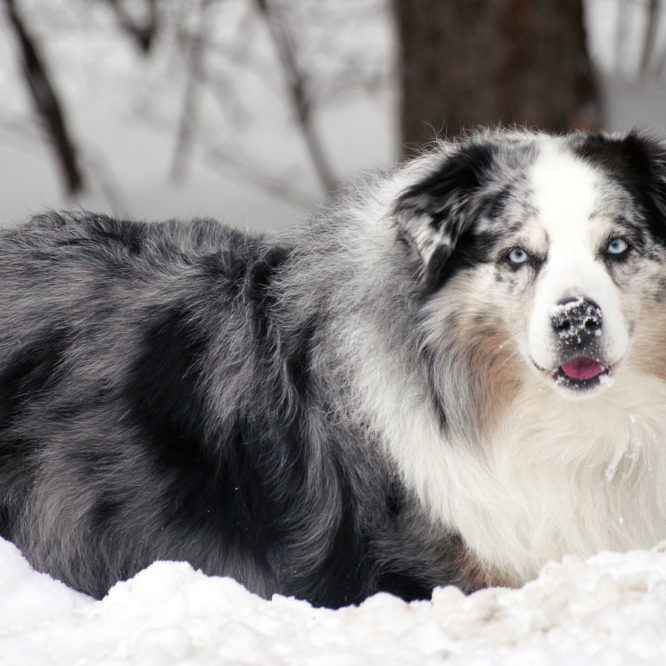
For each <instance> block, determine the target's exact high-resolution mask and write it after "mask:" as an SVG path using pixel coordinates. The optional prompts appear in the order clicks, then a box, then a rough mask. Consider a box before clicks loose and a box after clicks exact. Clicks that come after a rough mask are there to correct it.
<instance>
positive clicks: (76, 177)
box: [4, 0, 83, 194]
mask: <svg viewBox="0 0 666 666" xmlns="http://www.w3.org/2000/svg"><path fill="white" fill-rule="evenodd" d="M4 3H5V7H6V8H7V15H8V17H9V23H10V25H11V27H12V29H13V31H14V34H15V36H16V40H17V42H18V46H19V50H20V53H21V65H22V69H23V78H24V81H25V84H26V86H27V88H28V91H29V93H30V96H31V98H32V101H33V104H34V107H35V110H36V112H37V114H38V115H39V117H40V119H41V121H42V123H43V125H44V129H45V130H46V132H47V134H48V136H49V138H50V143H51V147H52V148H53V151H54V154H55V157H56V160H57V162H58V164H59V166H60V172H61V174H62V176H63V179H64V182H65V188H66V190H67V192H68V194H75V193H77V192H80V191H81V190H82V189H83V175H82V171H81V168H80V166H79V160H78V155H77V151H76V147H75V145H74V142H73V141H72V138H71V136H70V133H69V129H68V127H67V122H66V120H65V115H64V113H63V109H62V104H61V103H60V99H59V97H58V93H57V92H56V89H55V86H54V84H53V82H52V81H51V78H50V76H49V73H48V70H47V67H46V63H45V61H44V58H43V56H42V55H41V53H40V49H39V46H38V44H37V41H36V40H35V38H34V36H33V35H31V34H30V31H29V30H28V28H27V26H26V24H25V20H24V19H23V18H22V17H21V16H20V15H19V13H18V12H17V10H16V4H15V2H14V0H4Z"/></svg>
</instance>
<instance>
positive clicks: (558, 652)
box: [0, 540, 666, 666]
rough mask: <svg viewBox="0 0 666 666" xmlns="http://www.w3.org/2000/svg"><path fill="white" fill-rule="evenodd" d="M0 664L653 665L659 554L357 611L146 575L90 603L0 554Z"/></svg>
mask: <svg viewBox="0 0 666 666" xmlns="http://www.w3.org/2000/svg"><path fill="white" fill-rule="evenodd" d="M0 562H1V566H0V588H1V589H2V590H3V594H2V597H1V599H0V663H2V664H11V665H12V666H23V665H26V666H28V665H33V664H35V665H37V664H39V665H40V666H50V665H53V666H56V665H59V664H62V665H63V666H65V665H66V666H74V665H81V666H83V665H89V664H96V665H100V666H101V665H104V666H130V665H134V664H136V665H141V666H169V665H171V664H187V665H191V666H209V665H212V664H242V665H253V664H256V665H262V666H265V665H267V664H270V665H271V666H273V665H274V666H280V665H282V664H289V665H294V666H299V665H303V666H305V665H307V666H346V665H350V666H351V665H356V664H359V665H361V664H363V665H372V664H381V666H393V665H395V666H409V665H410V664H419V665H425V666H428V665H434V664H452V665H456V666H457V665H465V666H486V665H488V666H490V665H491V664H492V665H493V666H495V665H499V666H501V665H503V664H506V665H507V666H508V665H509V664H510V665H511V666H548V665H550V664H552V665H553V666H555V665H558V666H561V665H562V664H571V665H575V666H579V665H580V666H583V665H585V664H590V665H592V664H594V666H616V665H620V664H632V665H635V664H641V665H650V664H655V665H656V664H659V665H662V664H664V663H666V543H664V544H661V545H660V546H657V547H656V548H655V549H653V550H651V551H633V552H630V553H625V554H620V553H601V554H599V555H596V556H595V557H592V558H590V559H589V560H587V561H581V560H579V559H576V558H566V559H565V560H564V561H563V562H562V563H557V564H556V563H549V564H548V565H546V567H545V568H544V569H543V571H542V572H541V575H540V576H539V578H538V579H537V580H535V581H533V582H531V583H528V584H527V585H525V586H524V587H523V588H521V589H517V590H511V589H502V588H491V589H487V590H481V591H480V592H477V593H476V594H473V595H471V596H468V597H465V596H464V595H463V594H461V593H460V592H459V591H458V590H457V589H456V588H453V587H444V588H437V589H436V590H435V592H434V595H433V599H432V601H428V602H425V601H422V602H412V603H409V604H408V603H405V602H403V601H401V600H400V599H398V598H396V597H393V596H391V595H388V594H377V595H375V596H373V597H371V598H369V599H367V600H366V601H365V602H364V603H363V604H361V605H360V606H358V607H355V606H350V607H347V608H342V609H339V610H335V611H334V610H329V609H323V608H313V607H312V606H310V605H309V604H308V603H306V602H304V601H298V600H295V599H291V598H285V597H281V596H275V597H273V599H272V600H270V601H267V600H264V599H261V598H259V597H257V596H255V595H253V594H250V593H249V592H247V591H246V590H245V589H244V588H243V587H242V586H241V585H239V584H238V583H236V582H235V581H233V580H231V579H229V578H216V577H207V576H205V575H204V574H202V573H201V572H197V571H194V570H193V569H192V568H191V567H190V566H189V565H187V564H185V563H178V562H157V563H155V564H153V565H152V566H150V567H148V568H147V569H145V570H144V571H142V572H140V573H139V574H138V575H137V576H135V577H134V578H133V579H131V580H129V581H126V582H122V583H119V584H117V585H116V586H115V587H113V588H112V589H111V591H110V592H109V594H108V595H107V596H106V597H105V598H104V599H103V600H101V601H97V600H94V599H91V598H89V597H87V596H85V595H83V594H79V593H77V592H74V591H72V590H70V589H68V588H67V587H66V586H64V585H63V584H62V583H59V582H57V581H54V580H53V579H51V578H50V577H49V576H47V575H45V574H40V573H37V572H35V571H33V570H32V569H31V568H30V566H29V565H28V563H27V562H26V561H25V560H24V559H23V557H22V556H21V554H20V553H19V551H18V550H17V549H16V548H15V547H14V546H13V545H12V544H10V543H9V542H7V541H2V540H0Z"/></svg>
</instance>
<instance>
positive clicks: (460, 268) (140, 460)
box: [0, 131, 666, 606]
mask: <svg viewBox="0 0 666 666" xmlns="http://www.w3.org/2000/svg"><path fill="white" fill-rule="evenodd" d="M665 211H666V150H665V149H664V147H663V146H662V145H661V144H659V143H658V142H656V141H654V140H652V139H649V138H645V137H642V136H640V135H634V134H631V135H628V136H617V137H615V136H603V135H592V136H590V135H585V134H575V135H571V136H568V137H561V138H552V137H548V136H545V135H541V134H534V133H529V132H519V131H514V132H487V133H479V134H475V135H472V136H470V137H468V138H466V139H464V140H462V141H460V142H457V143H443V144H440V145H438V146H437V147H436V148H434V149H433V150H432V152H431V153H430V154H428V155H425V156H423V157H422V158H419V159H417V160H415V161H413V162H411V163H409V164H407V165H405V166H403V167H401V168H400V169H398V170H397V171H395V172H394V173H392V174H389V175H386V176H374V177H371V178H369V179H368V180H366V181H365V182H364V183H363V184H361V185H357V186H356V187H355V188H354V189H350V190H349V191H348V192H347V193H346V194H345V195H343V196H341V197H340V201H339V202H338V203H337V204H336V205H335V206H333V207H331V208H327V209H325V210H322V211H321V212H319V213H318V214H317V215H315V217H314V218H313V221H312V223H311V224H310V225H309V226H308V227H307V228H304V229H300V230H295V231H292V232H289V233H286V234H283V235H281V236H279V237H276V238H268V237H267V238H263V237H250V236H246V235H243V234H240V233H238V232H236V231H233V230H230V229H227V228H225V227H223V226H221V225H219V224H217V223H215V222H211V221H198V222H194V223H190V224H183V223H176V222H168V223H163V224H144V223H132V222H125V221H117V220H112V219H109V218H107V217H104V216H98V215H92V214H81V213H78V214H55V213H53V214H48V215H43V216H38V217H36V218H34V219H33V220H32V221H31V222H29V223H27V224H26V225H24V226H21V227H18V228H15V229H11V230H6V231H4V232H2V234H1V236H0V298H1V299H2V304H1V307H0V533H2V534H3V535H4V536H6V537H8V538H10V539H12V540H13V541H15V542H16V543H17V545H18V546H19V547H20V548H21V549H22V550H23V552H24V553H25V555H26V556H27V557H28V558H29V560H30V561H31V562H32V563H33V565H34V566H35V567H37V568H38V569H40V570H43V571H48V572H49V573H51V574H53V575H54V576H56V577H58V578H60V579H62V580H64V581H65V582H67V583H68V584H70V585H72V586H73V587H75V588H77V589H80V590H84V591H86V592H88V593H90V594H93V595H96V596H101V595H103V594H104V593H105V592H106V591H107V589H108V588H109V586H110V585H112V584H113V583H114V582H115V581H117V580H119V579H123V578H126V577H128V576H131V575H132V574H133V573H135V572H136V571H138V570H139V569H141V568H142V567H144V566H146V565H147V564H149V563H150V562H152V561H154V560H156V559H182V560H188V561H190V562H191V563H192V564H193V565H194V566H195V567H199V568H201V569H203V570H204V571H206V572H207V573H211V574H223V575H230V576H234V577H235V578H237V579H238V580H239V581H241V582H242V583H244V584H245V585H246V586H247V587H248V588H249V589H250V590H253V591H255V592H257V593H259V594H261V595H264V596H270V595H271V594H272V593H275V592H279V593H282V594H287V595H295V596H297V597H300V598H304V599H308V600H310V601H312V602H313V603H315V604H323V605H329V606H339V605H342V604H348V603H353V602H358V601H360V600H362V599H363V598H365V597H366V596H367V595H369V594H371V593H373V592H375V591H377V590H387V591H390V592H394V593H396V594H399V595H401V596H402V597H404V598H406V599H412V598H422V597H427V596H428V595H429V594H430V591H431V589H432V587H433V586H435V585H438V584H445V583H454V584H456V585H459V586H460V587H462V588H463V589H464V590H473V589H476V588H478V587H480V586H483V585H487V584H493V583H502V584H520V583H522V582H523V581H525V580H527V579H529V578H530V577H532V576H534V575H535V574H536V572H537V571H538V569H539V567H540V566H541V565H542V564H543V563H544V562H545V561H547V560H548V559H551V558H559V557H561V556H562V555H564V554H566V553H575V554H579V555H586V554H590V553H593V552H595V551H597V550H599V549H602V548H622V549H624V548H634V547H645V546H649V545H652V544H653V543H655V542H656V541H657V540H659V539H662V538H665V537H666V446H665V444H666V352H664V349H666V345H665V344H664V343H665V342H666V315H665V314H664V294H665V293H666V292H665V288H664V285H665V284H666V269H665V266H666V250H665V244H666V225H665V219H664V214H665ZM618 239H619V241H618ZM624 244H626V246H627V247H626V250H625V249H624ZM617 248H620V250H622V251H621V252H618V251H617ZM514 250H516V251H515V252H514ZM516 258H517V259H516ZM575 299H579V300H581V302H585V303H592V304H593V306H594V307H595V308H598V312H599V313H601V314H600V315H599V317H598V318H597V320H596V321H595V323H594V326H595V332H594V335H592V334H590V335H589V336H587V337H586V338H585V340H582V339H580V337H579V339H578V341H577V342H576V341H574V342H572V340H571V336H569V338H567V339H566V340H565V339H564V337H563V334H562V333H561V331H560V330H559V329H561V328H562V317H561V316H559V318H558V320H557V326H556V325H555V323H554V322H555V318H554V315H553V312H554V311H555V310H554V309H557V308H563V307H572V306H563V305H562V303H565V304H566V303H569V304H570V303H572V302H573V303H574V304H575V302H576V301H575ZM589 307H592V305H590V306H589ZM596 311H597V310H595V312H596ZM601 322H602V323H601ZM583 323H584V324H585V325H586V326H587V325H588V324H589V325H590V327H591V324H590V322H583ZM565 325H566V326H569V322H568V321H565ZM581 326H583V324H581ZM581 330H583V329H581ZM583 332H584V331H583ZM588 338H589V339H588ZM573 357H576V358H578V357H594V361H595V362H598V363H599V364H603V368H604V371H603V374H601V375H600V376H599V377H595V378H593V379H592V380H589V381H588V380H585V381H578V380H576V379H571V378H570V377H568V376H567V375H566V374H565V373H563V370H562V365H563V364H564V363H565V362H567V361H568V360H569V359H570V358H573Z"/></svg>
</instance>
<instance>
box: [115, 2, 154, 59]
mask: <svg viewBox="0 0 666 666" xmlns="http://www.w3.org/2000/svg"><path fill="white" fill-rule="evenodd" d="M106 3H107V4H108V5H109V7H111V9H112V10H113V12H114V14H115V15H116V19H117V20H118V24H119V25H120V27H121V28H122V29H123V30H124V31H125V32H126V33H127V34H128V35H129V36H130V37H131V38H132V39H133V40H134V41H135V42H136V45H137V46H138V47H139V50H140V51H141V52H142V53H144V54H146V53H148V52H149V51H150V47H151V46H152V45H153V42H154V40H155V36H156V35H157V28H158V26H159V18H158V11H157V0H146V6H147V9H148V11H147V18H146V20H145V22H144V23H139V22H138V21H137V20H136V19H135V18H134V17H133V16H132V15H131V14H130V13H129V12H128V11H127V9H126V8H125V6H124V5H123V3H122V0H106Z"/></svg>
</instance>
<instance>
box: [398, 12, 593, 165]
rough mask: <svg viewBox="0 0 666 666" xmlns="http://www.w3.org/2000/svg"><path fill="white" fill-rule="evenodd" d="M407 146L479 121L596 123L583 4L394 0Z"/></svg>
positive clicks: (543, 125)
mask: <svg viewBox="0 0 666 666" xmlns="http://www.w3.org/2000/svg"><path fill="white" fill-rule="evenodd" d="M394 11H395V17H396V22H397V30H398V42H399V50H400V53H399V63H400V67H401V92H402V103H401V133H402V137H401V138H402V145H403V146H406V147H407V149H406V150H405V149H403V152H405V153H406V152H410V151H411V150H412V149H413V148H415V147H418V146H422V145H423V144H426V143H428V142H430V141H432V140H433V139H434V138H435V137H436V136H450V137H451V136H455V135H456V134H458V133H459V132H461V131H462V130H464V129H471V128H474V127H476V126H479V125H483V126H492V127H494V126H497V125H504V126H506V125H514V124H519V125H527V126H529V127H532V128H538V129H544V130H547V131H550V132H564V131H567V130H570V129H574V128H585V129H591V128H595V127H597V126H598V125H599V123H600V109H599V104H598V95H597V88H596V85H595V79H594V74H593V70H592V65H591V62H590V58H589V56H588V53H587V48H586V36H585V26H584V22H583V7H582V0H394Z"/></svg>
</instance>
